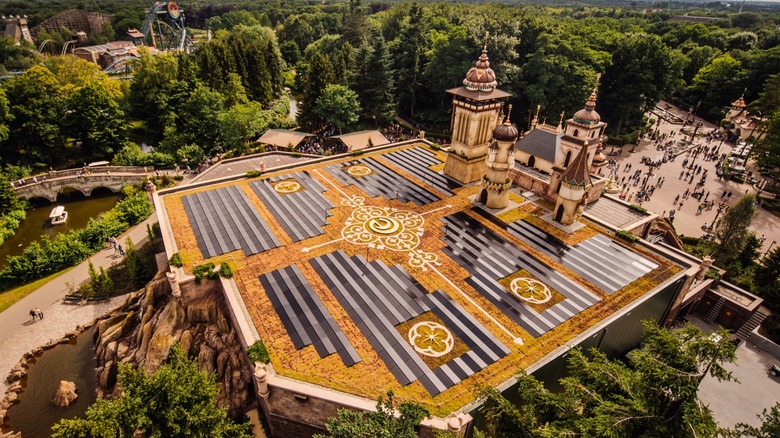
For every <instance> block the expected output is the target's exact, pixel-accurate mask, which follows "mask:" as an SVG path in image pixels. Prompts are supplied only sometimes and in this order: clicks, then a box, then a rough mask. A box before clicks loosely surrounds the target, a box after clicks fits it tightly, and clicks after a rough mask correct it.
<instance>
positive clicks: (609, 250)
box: [506, 221, 658, 295]
mask: <svg viewBox="0 0 780 438" xmlns="http://www.w3.org/2000/svg"><path fill="white" fill-rule="evenodd" d="M506 229H507V230H508V231H509V232H510V233H512V234H513V235H515V236H517V237H519V238H520V239H521V240H522V241H523V242H525V243H527V244H528V245H530V246H532V247H533V248H536V249H537V250H539V251H541V252H542V253H543V254H545V255H547V256H548V257H550V258H551V259H553V260H555V261H556V262H558V263H560V264H562V265H563V266H566V267H567V268H569V269H571V270H572V271H573V272H576V273H577V274H579V275H580V276H581V277H582V278H584V279H585V280H588V281H589V282H591V283H593V284H594V285H595V286H596V287H598V288H599V289H601V290H603V291H604V292H607V293H608V294H610V295H611V294H613V293H615V292H616V291H618V290H620V289H622V288H623V287H625V286H627V285H628V284H630V283H631V282H632V281H634V280H636V279H637V278H640V277H642V276H644V275H645V274H647V273H648V272H650V271H652V270H653V269H655V268H657V267H658V265H657V264H656V263H654V262H652V261H650V260H648V259H646V258H644V257H642V256H641V255H639V254H637V253H635V252H632V251H629V250H628V249H626V248H625V247H623V246H621V245H619V244H617V243H615V242H613V241H612V240H611V239H609V238H607V237H605V236H602V235H600V234H599V235H596V236H594V237H591V238H589V239H586V240H583V241H582V242H580V243H578V244H576V245H574V246H570V245H568V244H566V243H564V242H562V241H560V240H559V239H558V238H556V237H555V236H552V235H550V234H548V233H547V232H545V231H543V230H540V229H539V228H537V227H535V226H534V225H532V224H530V223H528V222H526V221H517V222H514V223H511V224H509V225H507V226H506Z"/></svg>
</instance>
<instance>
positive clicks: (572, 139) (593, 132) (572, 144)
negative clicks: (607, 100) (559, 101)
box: [555, 83, 607, 168]
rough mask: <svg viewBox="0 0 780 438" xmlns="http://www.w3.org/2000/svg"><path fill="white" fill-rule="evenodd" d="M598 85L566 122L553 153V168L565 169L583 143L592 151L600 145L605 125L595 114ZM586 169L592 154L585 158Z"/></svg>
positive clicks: (597, 114)
mask: <svg viewBox="0 0 780 438" xmlns="http://www.w3.org/2000/svg"><path fill="white" fill-rule="evenodd" d="M597 91H598V83H597V84H596V87H595V88H594V89H593V92H592V93H591V94H590V97H589V98H588V100H587V102H585V108H583V109H581V110H579V111H577V112H576V113H574V117H572V118H571V119H569V120H567V121H566V127H565V129H564V131H563V137H561V147H560V148H558V150H557V151H556V153H555V166H557V167H560V168H566V167H568V166H569V164H570V163H571V160H572V158H574V157H575V156H576V155H577V154H578V153H579V151H580V150H581V149H582V147H583V144H584V143H585V142H588V143H590V145H591V147H594V146H595V147H594V148H593V150H595V149H596V147H598V145H599V144H600V143H601V136H602V134H603V133H604V129H606V127H607V124H606V123H604V122H602V121H601V116H600V115H599V113H597V112H596V92H597ZM587 160H588V161H587V163H588V168H590V166H591V164H592V163H593V154H591V156H588V157H587Z"/></svg>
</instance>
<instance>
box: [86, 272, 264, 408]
mask: <svg viewBox="0 0 780 438" xmlns="http://www.w3.org/2000/svg"><path fill="white" fill-rule="evenodd" d="M213 285H214V290H212V291H210V292H209V293H207V294H203V295H201V296H199V297H197V298H195V299H193V300H189V301H187V302H186V303H185V302H182V301H180V300H177V299H174V298H173V297H172V295H171V291H170V284H169V283H168V281H167V279H166V278H165V277H164V276H162V275H161V276H158V277H157V278H155V279H154V280H153V281H152V282H150V283H149V284H148V285H147V286H146V288H145V289H143V290H141V291H138V292H135V293H132V294H129V295H128V298H127V300H126V301H125V303H124V304H123V305H122V306H120V307H119V308H118V309H116V310H115V311H113V312H110V313H109V314H107V315H105V316H104V317H103V318H101V320H100V321H98V323H97V327H96V330H95V352H96V355H97V358H98V381H99V383H100V386H101V389H102V391H103V394H108V393H111V392H113V391H116V388H114V386H115V384H116V378H117V371H118V369H119V364H121V363H130V364H132V365H134V366H137V367H140V368H142V369H143V370H144V371H145V372H147V373H151V372H154V371H155V370H156V369H157V368H158V367H159V366H160V365H161V364H163V363H164V362H165V361H166V359H167V358H168V354H169V352H170V348H171V346H172V345H173V344H174V343H177V342H178V343H179V345H180V346H181V348H182V349H183V350H184V351H186V352H187V353H188V354H189V355H190V357H195V358H197V362H198V369H199V370H201V371H204V372H208V373H215V375H216V379H217V382H218V383H219V385H220V388H219V396H218V404H219V406H224V407H227V408H228V409H229V411H230V414H231V416H234V417H238V416H240V415H243V413H244V412H246V411H247V409H248V408H249V407H251V405H252V404H253V403H254V397H251V391H252V387H251V385H252V369H251V367H250V365H249V360H248V359H247V357H246V354H245V353H244V351H243V349H242V348H241V346H240V344H239V343H238V342H237V338H236V334H235V331H234V329H233V328H232V326H231V324H230V322H229V319H228V317H227V307H226V306H225V303H224V298H223V296H222V292H221V290H220V289H219V284H218V283H217V282H213Z"/></svg>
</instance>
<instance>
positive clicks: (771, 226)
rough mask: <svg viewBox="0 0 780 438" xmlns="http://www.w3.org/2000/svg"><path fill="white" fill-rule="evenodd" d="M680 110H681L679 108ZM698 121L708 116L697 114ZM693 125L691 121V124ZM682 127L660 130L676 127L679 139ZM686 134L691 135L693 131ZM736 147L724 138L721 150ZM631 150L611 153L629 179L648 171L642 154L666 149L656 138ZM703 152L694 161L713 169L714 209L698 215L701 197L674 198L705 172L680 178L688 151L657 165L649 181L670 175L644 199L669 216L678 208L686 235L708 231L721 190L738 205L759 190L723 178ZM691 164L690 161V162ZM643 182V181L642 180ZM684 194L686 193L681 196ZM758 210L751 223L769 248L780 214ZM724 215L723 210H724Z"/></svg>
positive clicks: (779, 238)
mask: <svg viewBox="0 0 780 438" xmlns="http://www.w3.org/2000/svg"><path fill="white" fill-rule="evenodd" d="M674 110H675V108H674V107H673V108H671V109H670V111H674ZM678 111H679V110H678ZM685 115H686V113H685V112H684V111H683V112H682V114H681V117H683V118H684V117H685ZM696 120H697V121H700V120H701V121H702V122H704V120H702V119H699V118H697V119H696ZM704 123H705V124H704V126H702V128H701V129H700V130H699V132H702V133H707V132H709V131H711V130H712V129H713V128H714V125H712V124H710V123H708V122H704ZM689 126H690V125H689ZM680 128H681V125H673V124H670V123H666V122H662V123H661V127H660V129H659V134H663V133H671V132H672V131H678V134H677V135H676V137H674V138H673V140H675V141H677V140H680V139H681V138H683V137H682V136H681V135H680V134H679V130H680ZM686 138H688V139H690V135H689V136H687V137H686ZM695 141H696V142H697V143H701V144H705V145H706V142H705V140H704V139H703V138H697V140H695ZM719 143H720V142H719V141H718V142H713V143H711V144H710V146H711V147H712V146H717V145H718V144H719ZM732 149H733V145H732V144H729V143H726V142H723V144H722V146H721V148H720V152H721V153H728V152H730V151H731V150H732ZM630 150H631V146H624V147H623V152H622V155H621V156H614V155H608V156H607V159H614V160H616V161H617V163H618V165H619V166H620V167H619V169H620V171H619V172H618V178H622V177H624V176H625V177H626V180H628V179H629V177H630V176H631V175H633V173H634V172H635V171H636V170H639V169H641V170H642V171H643V174H644V173H646V172H647V170H648V167H647V166H645V165H644V164H642V163H641V160H642V157H643V156H647V157H650V158H651V159H655V157H657V156H659V155H661V154H663V152H662V151H657V150H656V148H655V144H654V142H653V141H652V140H642V141H641V142H640V145H639V146H638V147H637V148H636V149H635V151H634V152H629V151H630ZM605 152H610V149H609V148H607V149H606V150H605ZM703 156H704V155H703V154H700V155H699V158H698V159H696V161H695V163H694V164H698V165H701V166H702V169H706V170H709V172H708V174H707V181H706V183H705V185H704V193H705V195H706V193H707V192H710V196H709V198H708V200H714V201H715V207H714V208H713V209H712V210H710V211H706V210H705V211H704V212H702V214H701V215H697V214H696V211H697V207H698V205H699V203H700V202H699V201H697V200H696V199H694V198H690V197H689V198H688V199H687V200H685V202H684V204H683V207H682V208H680V207H679V203H678V204H677V205H672V203H673V202H674V198H675V196H677V195H678V194H679V195H682V193H683V192H684V191H685V189H688V188H689V189H690V190H691V191H693V189H694V186H695V185H696V182H698V180H699V179H700V178H701V175H697V178H695V179H694V183H693V184H689V183H688V182H687V181H685V180H681V179H679V177H680V171H681V170H682V169H683V167H682V162H683V160H685V158H686V157H685V153H683V154H681V155H679V156H678V157H677V158H676V159H675V161H673V162H667V163H664V164H662V165H661V167H659V168H657V169H656V170H654V171H653V176H652V177H651V179H650V180H649V182H648V185H650V184H655V183H656V182H658V179H659V178H661V177H664V178H666V180H665V182H664V184H663V186H662V187H661V188H660V189H659V188H656V190H655V193H654V194H653V196H652V197H651V198H650V201H646V202H644V203H642V207H644V208H646V209H648V210H650V211H652V212H654V213H657V214H659V215H660V214H664V216H665V217H667V218H668V217H669V211H670V210H672V209H674V210H676V211H675V220H674V226H675V228H676V229H677V233H678V234H683V235H686V236H693V237H699V236H701V235H702V234H704V231H703V230H702V228H701V227H702V225H703V224H705V223H706V224H708V225H710V224H712V221H713V220H714V219H715V215H716V214H717V210H718V208H717V206H718V203H719V202H720V201H721V194H722V193H723V192H724V191H725V192H732V196H731V197H730V198H725V199H726V202H727V203H728V204H729V205H734V204H735V203H736V202H737V201H739V199H740V197H741V196H742V195H744V194H745V191H747V192H749V193H753V194H755V193H756V190H755V189H754V188H753V187H752V186H751V185H749V184H738V183H735V182H733V181H726V180H719V179H718V176H717V175H716V174H715V163H716V162H715V161H704V159H703ZM626 163H631V164H632V165H633V167H632V168H631V170H630V171H629V172H628V173H626V172H624V171H623V169H624V168H625V165H626ZM689 164H690V163H689ZM640 182H641V181H640ZM640 188H641V185H640V186H636V187H635V186H633V184H632V185H631V186H630V189H629V190H630V192H631V193H632V194H635V193H636V192H637V191H638V190H639V189H640ZM681 197H682V196H681ZM630 202H631V203H632V204H636V203H637V201H636V198H634V199H633V200H632V201H630ZM756 211H757V212H758V214H757V215H756V217H755V218H754V219H753V223H752V225H751V227H750V229H751V230H752V231H754V232H755V233H756V235H757V236H759V237H760V236H761V235H764V237H765V238H766V240H765V241H764V245H763V248H762V252H764V251H766V250H767V249H768V248H769V245H770V244H771V242H772V241H776V242H777V243H776V244H780V217H779V216H777V215H775V214H773V213H771V212H769V211H768V210H765V209H763V208H760V207H759V208H757V209H756ZM721 217H722V213H721Z"/></svg>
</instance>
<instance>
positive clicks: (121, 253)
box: [117, 245, 125, 257]
mask: <svg viewBox="0 0 780 438" xmlns="http://www.w3.org/2000/svg"><path fill="white" fill-rule="evenodd" d="M117 249H118V250H119V255H120V256H122V257H124V256H125V250H124V249H122V245H117Z"/></svg>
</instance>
